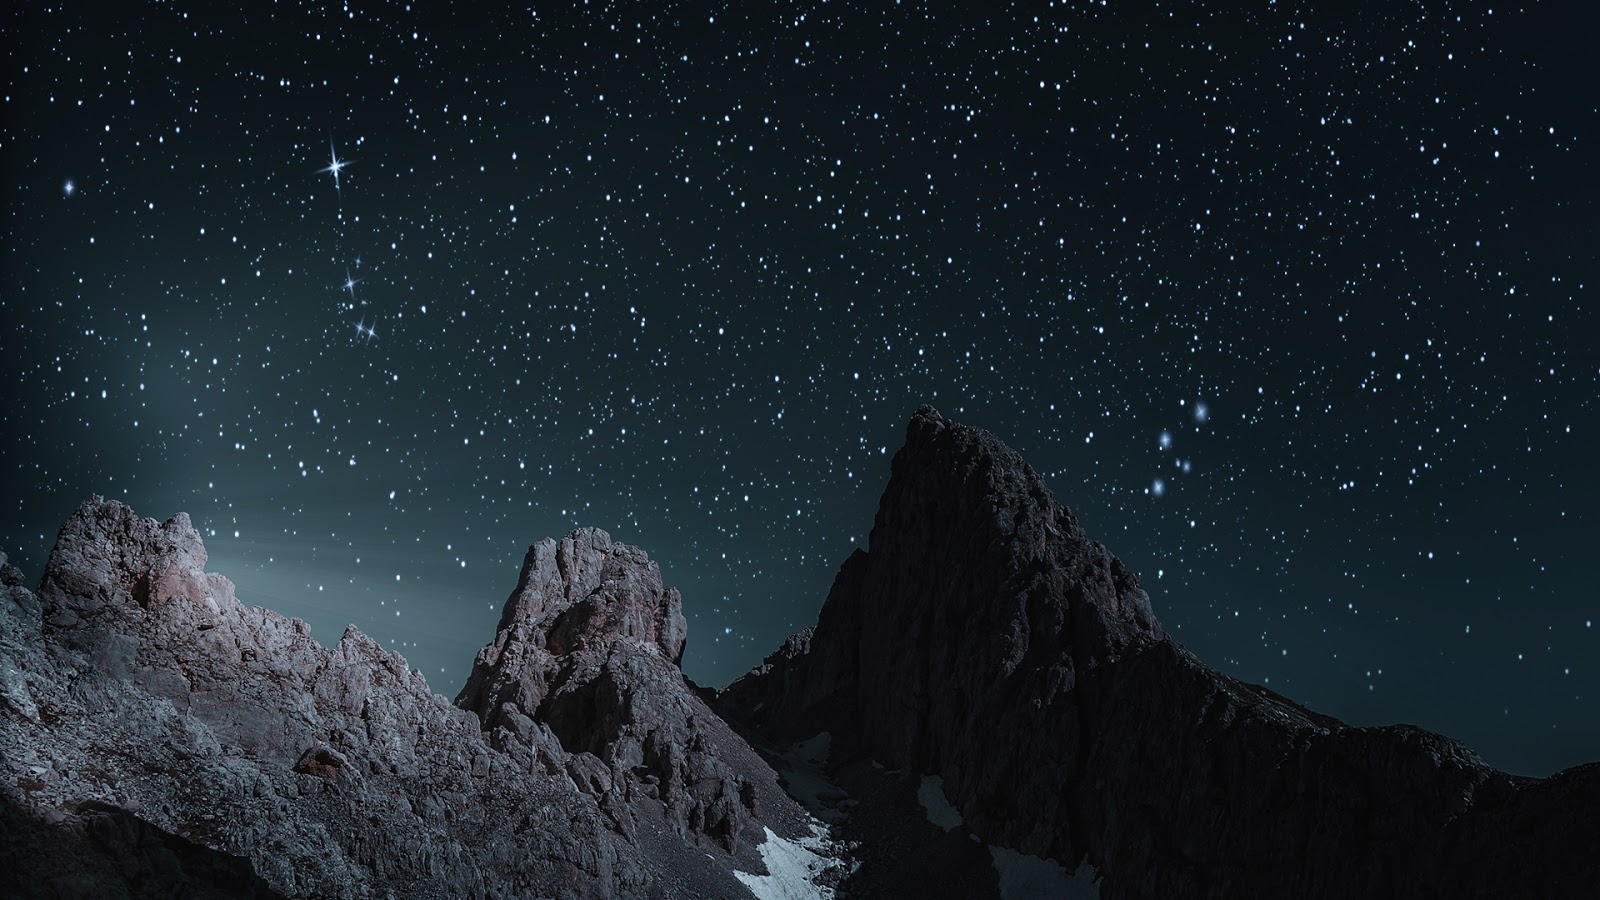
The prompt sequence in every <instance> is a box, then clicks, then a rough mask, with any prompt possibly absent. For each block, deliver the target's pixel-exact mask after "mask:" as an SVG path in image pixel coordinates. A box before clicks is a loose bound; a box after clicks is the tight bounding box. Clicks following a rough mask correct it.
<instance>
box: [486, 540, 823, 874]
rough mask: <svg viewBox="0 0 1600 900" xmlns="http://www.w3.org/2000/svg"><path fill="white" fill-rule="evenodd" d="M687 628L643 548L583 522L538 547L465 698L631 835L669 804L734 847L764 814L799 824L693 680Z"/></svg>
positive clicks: (491, 729)
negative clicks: (646, 816) (641, 805)
mask: <svg viewBox="0 0 1600 900" xmlns="http://www.w3.org/2000/svg"><path fill="white" fill-rule="evenodd" d="M686 633H687V627H686V625H685V624H684V618H683V603H682V600H681V599H680V597H679V595H678V592H677V591H676V590H674V589H671V588H667V587H665V586H664V585H663V584H662V582H661V570H660V568H659V567H658V566H657V565H656V564H655V563H654V562H652V561H651V560H650V558H649V557H648V556H646V555H645V553H644V551H642V550H640V549H638V548H636V547H630V546H628V545H626V544H618V543H613V542H612V540H611V537H610V535H608V534H606V532H604V531H601V530H599V529H594V528H582V529H578V530H576V531H574V532H572V533H571V534H569V535H568V536H567V537H566V538H564V539H562V540H561V541H559V542H558V541H554V540H545V541H543V542H541V543H538V544H535V545H534V546H532V547H530V548H529V549H528V554H527V557H526V558H525V560H524V561H523V565H522V574H521V576H520V577H519V578H518V581H517V587H516V589H515V590H514V591H512V594H511V596H510V598H509V599H507V600H506V604H505V608H504V611H503V612H502V614H501V617H500V626H499V629H498V630H497V633H496V634H495V638H494V640H493V641H492V642H490V643H489V644H488V645H487V646H485V647H484V648H483V649H482V650H480V651H479V652H478V656H477V659H476V660H475V661H474V663H473V667H472V674H471V675H470V676H469V677H468V679H467V684H466V687H465V688H463V689H462V691H461V695H460V696H459V697H457V698H456V704H457V705H458V706H460V707H461V708H463V709H467V710H470V711H472V712H473V713H475V714H476V715H477V716H478V717H479V719H480V720H481V721H482V723H483V730H484V733H485V734H486V736H488V738H489V740H490V742H491V743H492V744H493V745H494V746H495V747H496V748H497V749H500V750H503V751H504V752H506V753H508V754H510V755H511V756H512V757H513V758H516V759H518V760H527V761H529V764H530V765H532V764H534V762H535V761H537V763H538V764H542V765H543V766H544V767H545V768H546V769H548V770H549V771H551V772H552V773H556V772H561V771H565V772H566V773H567V774H568V775H570V776H571V778H572V781H573V782H574V783H575V784H577V786H578V788H579V790H581V791H583V792H585V793H587V794H589V795H592V796H593V797H594V798H595V800H596V801H597V803H598V804H599V807H600V809H601V810H603V811H604V812H605V813H606V814H607V815H608V816H610V817H611V819H612V821H613V822H614V823H615V824H616V825H617V826H618V827H619V828H621V829H622V830H623V831H624V832H626V833H630V834H631V833H633V831H634V829H635V827H636V824H637V823H636V822H635V816H634V814H633V812H632V809H633V807H634V805H635V804H637V803H638V802H639V801H658V802H659V805H661V806H662V807H663V808H664V809H665V811H666V814H667V818H668V820H669V822H670V823H671V824H672V825H673V827H674V829H675V830H676V831H677V832H678V833H679V834H680V836H683V837H686V838H687V837H706V838H709V839H711V840H713V841H714V842H716V843H717V844H719V845H721V846H722V848H723V849H724V850H726V851H728V852H735V851H737V850H739V849H740V843H741V841H742V840H744V839H745V837H750V838H752V839H754V840H756V842H758V843H759V841H760V838H761V837H762V834H763V832H762V826H761V824H760V823H759V822H758V821H757V820H756V815H757V813H758V811H760V812H761V813H762V814H763V815H765V816H767V817H772V816H777V817H780V818H782V819H785V820H786V821H788V822H789V824H790V825H791V826H798V823H799V816H798V810H797V809H796V808H795V807H794V804H793V802H792V801H790V800H789V799H788V798H787V796H786V795H784V794H783V792H782V790H781V789H780V788H779V787H778V786H777V782H776V779H775V777H774V776H773V775H772V773H771V771H770V770H769V769H768V768H767V766H766V764H765V763H763V762H761V760H760V758H759V757H757V756H756V755H755V753H754V752H753V751H752V750H751V749H750V748H749V747H748V746H747V745H746V744H745V742H744V741H743V739H741V738H739V737H738V736H737V735H735V734H734V733H733V732H732V731H731V730H730V729H729V728H728V727H727V725H726V724H724V723H723V722H722V720H721V719H720V718H718V717H717V716H716V714H714V713H713V712H711V710H710V708H709V707H707V706H706V704H705V702H704V701H703V700H702V699H701V698H700V696H699V695H698V693H697V692H696V691H695V690H694V688H693V686H692V685H691V684H690V683H689V682H688V681H687V680H686V679H685V678H684V677H683V674H682V672H681V671H680V670H679V668H678V663H679V660H681V659H682V657H683V648H684V643H685V638H686Z"/></svg>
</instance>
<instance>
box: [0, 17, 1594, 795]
mask: <svg viewBox="0 0 1600 900" xmlns="http://www.w3.org/2000/svg"><path fill="white" fill-rule="evenodd" d="M241 5H242V6H244V7H246V11H243V12H241V11H238V10H234V9H230V8H228V7H229V6H230V5H229V4H219V3H183V2H171V3H155V4H143V3H136V2H131V0H130V2H127V3H67V4H45V3H39V2H31V0H30V2H22V3H15V4H8V6H7V11H6V12H4V13H3V14H0V15H3V17H4V18H3V21H4V34H5V44H6V56H5V76H4V79H5V86H4V104H3V127H0V142H3V143H0V162H3V165H4V181H3V185H4V203H5V219H4V233H5V245H4V255H3V265H4V270H3V280H0V314H3V329H0V361H3V365H4V386H5V387H4V391H5V394H4V396H5V403H4V405H3V406H4V408H3V410H0V423H3V440H0V461H3V469H0V472H3V476H4V485H5V486H4V489H3V493H0V499H3V500H4V504H5V510H6V512H5V515H4V517H3V521H0V546H3V547H4V548H5V549H6V550H7V551H8V552H9V553H10V554H11V556H12V557H13V561H15V562H17V563H19V564H20V565H21V566H23V568H24V570H25V571H26V572H27V573H28V576H29V578H30V579H33V578H37V576H38V574H39V570H40V567H41V566H42V564H43V560H44V556H45V554H46V553H47V552H48V549H49V546H50V543H51V542H52V540H53V538H54V534H55V530H56V528H57V527H58V526H59V524H60V523H61V522H62V521H63V520H64V519H65V518H66V517H67V516H68V515H70V514H71V512H72V510H73V509H74V508H75V506H76V505H77V504H78V503H79V502H80V501H82V500H83V499H85V498H86V497H88V496H89V495H90V494H93V493H101V494H105V495H106V496H109V497H113V498H116V499H120V500H123V501H125V502H127V503H129V504H131V505H132V506H133V507H134V508H135V509H137V510H138V511H139V512H140V513H142V514H144V515H148V516H154V517H156V518H165V517H166V516H168V515H170V514H172V513H174V512H177V511H179V510H186V511H188V512H189V513H190V514H191V515H192V516H193V518H194V521H195V524H196V525H197V526H198V527H199V528H200V529H201V532H202V534H203V535H204V537H205V539H206V544H207V548H208V549H209V551H210V554H211V562H210V566H209V568H210V569H212V570H214V571H218V572H222V573H223V574H225V575H227V576H228V577H229V578H231V579H232V580H233V581H234V582H235V584H236V585H237V586H238V592H239V595H240V598H241V599H242V600H244V601H245V602H247V603H253V604H259V605H264V606H269V607H272V608H274V609H277V610H279V611H281V612H284V613H286V614H289V615H294V616H299V617H301V618H303V619H305V620H306V621H308V622H309V623H311V625H312V626H313V628H314V630H315V633H316V635H317V636H318V638H319V639H320V640H322V641H324V642H332V641H334V640H336V639H337V638H338V635H339V633H340V631H341V630H342V628H343V626H344V625H345V623H346V622H355V623H356V624H358V625H359V626H360V627H361V628H363V629H364V630H366V631H368V632H369V633H371V634H372V635H373V636H374V637H376V638H378V639H379V640H380V641H382V642H383V643H384V644H386V645H388V646H392V647H393V648H394V649H397V650H399V651H400V652H401V653H403V654H404V655H405V656H406V658H407V659H408V660H409V661H411V662H412V664H414V665H416V666H417V667H418V668H420V669H422V670H423V671H424V672H425V673H426V675H427V677H428V679H429V682H430V684H432V685H433V686H434V688H435V689H436V690H438V691H440V692H441V693H445V694H446V695H448V696H453V695H454V693H455V691H456V690H457V689H458V688H459V686H460V684H461V682H462V681H463V680H464V679H465V677H466V675H467V672H468V670H469V668H470V665H471V660H472V655H473V653H474V652H475V651H476V649H477V648H478V647H479V646H481V645H482V644H483V643H485V642H486V641H488V640H489V639H490V638H491V637H492V636H493V633H494V627H495V622H496V620H497V617H498V613H499V607H500V604H501V602H502V601H503V600H504V598H505V596H506V595H507V594H508V593H509V592H510V590H511V588H512V587H513V585H514V583H515V580H516V574H517V568H518V566H519V564H520V562H521V559H522V555H523V552H524V551H525V549H526V547H527V546H528V545H529V544H530V543H532V542H534V541H537V540H539V539H541V538H543V537H546V536H559V535H561V534H564V533H566V532H567V531H568V530H569V529H571V528H573V527H575V526H578V525H595V526H599V527H603V528H605V529H607V530H609V531H610V532H611V534H612V536H613V537H614V538H615V539H617V540H620V541H625V542H628V543H632V544H637V545H639V546H641V547H643V548H644V549H645V550H647V551H648V552H649V553H650V554H651V556H652V557H653V558H654V559H656V560H658V561H659V562H660V564H661V567H662V570H663V572H664V574H665V577H666V579H667V582H668V583H669V584H671V585H675V586H677V587H679V588H680V589H681V590H682V591H683V595H684V606H685V610H686V614H687V616H688V618H689V626H690V633H689V649H688V653H687V655H686V657H685V659H684V669H685V671H686V672H687V673H688V674H689V675H690V676H691V677H693V678H694V679H696V680H698V681H700V682H702V683H705V684H712V685H720V684H723V683H726V682H727V681H729V680H730V679H732V678H733V677H735V676H737V675H738V674H740V673H741V672H742V671H744V670H746V669H748V668H749V667H751V666H753V665H755V664H756V663H757V662H758V661H759V660H760V659H761V657H762V656H763V655H765V654H766V653H767V652H769V651H771V650H772V649H774V648H775V647H776V646H777V645H778V644H779V642H780V641H781V640H782V639H783V637H784V636H785V635H786V634H788V633H790V632H792V631H794V630H796V629H798V628H800V627H803V626H806V625H809V624H811V623H812V622H813V621H814V619H815V616H816V612H817V610H818V608H819V607H820V605H821V602H822V600H823V598H824V597H825V595H826V593H827V589H828V586H829V584H830V583H831V581H832V577H833V573H834V571H835V569H836V567H837V566H838V565H839V563H841V562H842V561H843V560H844V558H845V557H846V556H847V555H848V554H849V553H850V551H851V549H852V548H853V547H855V546H859V545H861V544H863V543H864V542H865V541H866V539H867V534H868V532H869V530H870V527H871V523H872V515H873V512H874V511H875V509H876V506H877V500H878V496H879V494H880V492H881V491H882V489H883V486H884V484H885V481H886V479H887V478H888V474H889V461H890V459H891V457H892V455H893V453H894V452H895V450H896V449H897V448H898V447H899V445H900V443H901V440H902V436H903V433H904V427H905V423H906V420H907V419H908V417H909V416H910V414H911V412H912V411H913V410H914V409H915V408H916V406H917V404H919V403H922V402H930V403H932V404H934V405H935V406H936V407H938V408H939V409H940V410H941V411H942V412H944V413H945V414H946V415H948V416H950V417H952V418H954V419H957V420H958V421H963V422H966V423H969V424H974V425H980V426H983V427H985V428H988V429H990V430H991V431H993V432H995V433H996V434H997V435H999V436H1000V437H1001V438H1002V439H1003V440H1005V441H1006V442H1007V443H1009V444H1011V445H1012V446H1013V447H1015V448H1017V449H1018V450H1019V451H1020V452H1021V453H1022V454H1023V455H1024V456H1025V457H1026V458H1027V459H1028V460H1030V461H1031V463H1032V464H1033V466H1034V467H1035V468H1036V469H1037V470H1039V471H1040V472H1041V473H1043V474H1044V475H1045V477H1046V479H1047V481H1048V482H1049V484H1050V485H1051V487H1052V489H1053V490H1054V491H1055V493H1056V495H1057V497H1058V498H1059V499H1060V500H1061V501H1062V502H1063V503H1065V504H1067V505H1068V506H1069V507H1071V508H1072V509H1073V510H1074V511H1075V512H1076V513H1077V514H1078V516H1079V517H1080V518H1081V519H1082V520H1083V522H1084V524H1085V526H1086V527H1087V528H1088V529H1089V531H1090V533H1091V534H1092V535H1093V536H1095V537H1097V538H1099V539H1100V540H1103V541H1104V542H1105V543H1106V544H1107V545H1109V546H1110V547H1111V549H1112V550H1113V552H1115V553H1116V554H1118V555H1119V556H1120V557H1121V558H1122V560H1123V561H1124V562H1125V563H1127V564H1128V565H1129V567H1130V568H1132V569H1134V570H1135V571H1137V572H1138V573H1140V575H1141V576H1142V578H1143V584H1144V587H1145V588H1146V590H1148V591H1149V593H1150V595H1151V598H1152V601H1153V602H1154V605H1155V609H1156V612H1157V614H1158V615H1159V616H1160V618H1161V620H1162V621H1163V623H1164V624H1165V625H1166V627H1167V629H1168V631H1169V632H1171V633H1172V634H1173V635H1174V637H1176V638H1177V639H1178V640H1180V641H1182V642H1183V643H1184V644H1186V645H1187V646H1188V647H1190V648H1191V649H1192V650H1194V651H1195V652H1196V653H1198V654H1199V655H1201V656H1202V657H1203V658H1204V659H1206V660H1208V661H1209V662H1210V663H1212V664H1213V665H1215V666H1217V667H1218V668H1220V669H1221V670H1223V671H1224V672H1227V673H1229V674H1232V675H1235V676H1237V677H1240V678H1243V679H1246V680H1250V681H1255V682H1260V683H1265V684H1267V685H1268V686H1270V687H1272V688H1273V689H1275V690H1278V691H1280V692H1282V693H1284V694H1286V695H1288V696H1289V697H1291V698H1293V699H1295V700H1297V701H1300V702H1302V703H1305V704H1308V705H1310V706H1312V707H1314V708H1317V709H1319V710H1322V711H1325V712H1328V713H1331V714H1334V715H1338V716H1340V717H1343V718H1345V719H1347V720H1349V721H1352V722H1355V723H1358V724H1381V723H1388V722H1395V721H1405V722H1413V723H1417V724H1420V725H1423V726H1425V727H1427V728H1430V729H1434V730H1437V731H1442V732H1444V733H1446V734H1450V735H1452V736H1454V737H1458V738H1460V739H1462V740H1464V741H1466V742H1467V743H1468V744H1469V745H1470V746H1471V747H1473V748H1474V749H1476V750H1478V751H1479V752H1481V753H1482V754H1483V755H1484V757H1485V759H1487V760H1488V761H1489V762H1490V763H1492V764H1495V765H1498V766H1501V767H1503V768H1508V769H1510V770H1512V771H1517V772H1525V773H1530V774H1545V773H1549V772H1551V771H1554V770H1556V769H1558V768H1561V767H1564V766H1567V765H1571V764H1574V763H1578V762H1581V761H1585V760H1591V759H1600V716H1597V715H1596V712H1597V708H1600V705H1597V701H1600V629H1596V628H1594V627H1592V623H1593V620H1595V619H1600V596H1597V590H1596V587H1595V580H1594V577H1593V573H1592V568H1593V563H1594V560H1595V559H1596V558H1597V550H1596V546H1597V538H1600V513H1597V506H1600V475H1597V474H1596V469H1597V466H1596V446H1597V444H1596V430H1597V428H1600V423H1596V421H1595V419H1596V414H1597V412H1600V409H1597V405H1600V404H1597V402H1596V399H1597V395H1600V349H1597V346H1600V327H1597V326H1600V323H1597V317H1596V310H1595V306H1594V301H1593V299H1592V297H1593V295H1594V294H1595V292H1596V290H1597V287H1596V284H1595V283H1596V281H1597V276H1600V273H1597V271H1596V250H1597V246H1600V241H1597V237H1596V235H1597V229H1596V197H1597V190H1596V188H1597V184H1596V169H1597V165H1596V164H1597V161H1600V160H1597V156H1596V152H1597V149H1596V148H1597V146H1600V145H1597V139H1600V134H1597V128H1596V126H1597V118H1600V109H1597V106H1600V101H1597V91H1596V89H1595V84H1596V82H1595V80H1594V77H1593V56H1592V54H1593V51H1592V50H1591V44H1593V43H1594V41H1595V38H1596V37H1597V36H1600V29H1597V27H1596V24H1597V23H1596V19H1595V14H1594V13H1593V12H1592V11H1591V10H1592V9H1593V4H1589V3H1579V2H1573V3H1568V4H1550V5H1546V6H1534V7H1532V8H1525V5H1524V4H1517V3H1506V4H1500V3H1495V4H1470V3H1422V4H1418V3H1406V2H1396V0H1382V2H1373V3H1366V4H1355V3H1348V4H1347V3H1322V4H1315V5H1314V6H1318V7H1321V8H1320V9H1313V8H1311V7H1312V6H1313V5H1312V4H1297V3H1289V2H1277V3H1273V2H1266V0H1258V2H1247V3H1216V4H1211V6H1213V7H1218V8H1221V7H1242V8H1247V11H1242V12H1232V11H1230V12H1220V11H1216V10H1207V9H1206V8H1205V7H1204V5H1202V4H1190V3H1176V4H1175V3H1128V4H1124V3H1109V4H1107V3H1102V2H1096V3H1088V2H1072V3H1066V4H1062V3H1055V4H1050V3H1032V4H1014V5H1011V6H1006V7H1004V8H1002V5H1001V4H974V5H973V9H974V11H972V12H968V13H959V14H958V13H952V12H945V11H943V9H942V8H940V9H939V10H937V11H935V12H930V11H929V10H928V9H927V8H926V7H923V6H920V5H912V4H895V5H888V4H880V5H877V8H875V9H873V10H872V11H863V10H862V9H861V8H860V7H858V6H857V5H855V4H846V3H839V2H834V3H820V4H798V5H791V4H785V5H782V6H781V7H772V6H769V5H767V4H764V3H731V4H715V5H712V6H703V5H698V4H687V5H674V4H665V3H649V4H640V5H636V6H635V5H615V4H606V3H587V4H583V5H582V6H581V9H582V11H581V12H576V13H575V12H573V11H571V10H569V9H567V8H566V7H565V5H563V4H539V5H537V6H536V7H535V8H533V9H520V10H515V11H510V12H503V13H485V12H483V11H481V10H479V9H478V8H477V5H475V4H474V5H470V6H469V5H465V4H463V5H460V6H458V7H456V8H451V7H450V6H449V5H448V4H445V3H420V2H419V3H413V4H410V5H402V4H383V3H356V2H351V3H347V4H339V3H327V4H298V3H291V2H284V3H273V4H268V3H245V4H241Z"/></svg>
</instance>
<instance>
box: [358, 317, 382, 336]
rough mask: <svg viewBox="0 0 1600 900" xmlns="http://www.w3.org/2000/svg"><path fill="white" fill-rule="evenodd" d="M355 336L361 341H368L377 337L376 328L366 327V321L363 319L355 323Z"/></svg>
mask: <svg viewBox="0 0 1600 900" xmlns="http://www.w3.org/2000/svg"><path fill="white" fill-rule="evenodd" d="M356 334H357V335H358V336H360V337H361V338H362V339H363V340H367V341H370V340H372V339H373V338H375V337H377V336H378V329H377V327H376V326H373V325H368V324H367V320H366V319H365V318H363V319H362V320H361V321H360V322H357V323H356Z"/></svg>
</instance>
